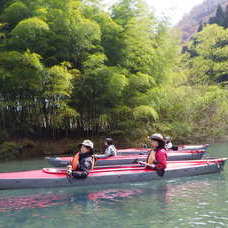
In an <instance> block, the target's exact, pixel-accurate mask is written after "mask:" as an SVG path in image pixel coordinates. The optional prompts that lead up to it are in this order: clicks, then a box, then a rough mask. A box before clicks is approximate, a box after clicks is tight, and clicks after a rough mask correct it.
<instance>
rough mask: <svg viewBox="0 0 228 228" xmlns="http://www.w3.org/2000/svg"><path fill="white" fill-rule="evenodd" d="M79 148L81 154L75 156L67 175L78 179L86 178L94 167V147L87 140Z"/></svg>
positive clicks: (68, 167)
mask: <svg viewBox="0 0 228 228" xmlns="http://www.w3.org/2000/svg"><path fill="white" fill-rule="evenodd" d="M79 146H80V147H81V148H80V152H78V153H76V154H75V155H74V156H73V158H72V160H71V163H70V165H68V166H67V173H68V175H70V176H73V177H76V178H86V177H87V176H88V174H89V171H90V170H91V169H92V168H93V166H94V157H93V153H94V145H93V142H92V141H90V140H88V139H87V140H84V141H83V142H82V143H81V144H79Z"/></svg>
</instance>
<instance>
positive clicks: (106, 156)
mask: <svg viewBox="0 0 228 228" xmlns="http://www.w3.org/2000/svg"><path fill="white" fill-rule="evenodd" d="M108 157H110V155H107V154H96V155H95V158H97V159H102V158H108Z"/></svg>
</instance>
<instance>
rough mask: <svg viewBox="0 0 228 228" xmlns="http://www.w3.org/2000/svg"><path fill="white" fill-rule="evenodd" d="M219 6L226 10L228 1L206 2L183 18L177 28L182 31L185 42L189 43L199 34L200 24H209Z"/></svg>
mask: <svg viewBox="0 0 228 228" xmlns="http://www.w3.org/2000/svg"><path fill="white" fill-rule="evenodd" d="M219 4H220V5H221V6H222V7H223V8H225V7H226V6H228V0H205V1H204V2H203V3H202V4H200V5H198V6H196V7H194V8H193V9H192V10H191V12H190V13H189V14H188V15H186V16H184V17H183V19H182V20H181V21H180V22H179V23H178V25H177V26H176V27H177V28H179V29H180V30H181V31H182V40H183V42H186V41H188V40H189V39H190V38H191V36H192V35H193V34H194V33H195V32H197V30H198V28H199V26H200V24H202V23H206V22H208V20H209V18H210V17H212V16H214V15H215V13H216V10H217V7H218V5H219Z"/></svg>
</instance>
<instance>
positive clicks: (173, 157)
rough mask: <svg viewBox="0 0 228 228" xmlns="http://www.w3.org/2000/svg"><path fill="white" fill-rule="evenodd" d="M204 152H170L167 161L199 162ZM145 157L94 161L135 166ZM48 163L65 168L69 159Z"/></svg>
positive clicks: (55, 158) (56, 159)
mask: <svg viewBox="0 0 228 228" xmlns="http://www.w3.org/2000/svg"><path fill="white" fill-rule="evenodd" d="M205 153H206V152H205V151H195V152H192V153H191V152H189V153H178V152H170V153H168V161H181V160H199V159H201V158H202V157H203V156H204V155H205ZM146 157H147V156H146V155H141V156H140V155H138V156H137V155H135V156H122V157H119V156H117V157H116V158H118V159H116V158H115V157H110V158H107V159H98V160H97V161H96V166H97V167H99V166H104V165H124V164H135V163H138V161H145V160H146ZM119 158H120V159H119ZM46 159H47V160H48V162H49V163H50V164H51V165H52V166H55V167H66V166H67V165H69V163H70V160H71V158H70V157H68V158H65V159H61V157H60V158H58V157H47V158H46Z"/></svg>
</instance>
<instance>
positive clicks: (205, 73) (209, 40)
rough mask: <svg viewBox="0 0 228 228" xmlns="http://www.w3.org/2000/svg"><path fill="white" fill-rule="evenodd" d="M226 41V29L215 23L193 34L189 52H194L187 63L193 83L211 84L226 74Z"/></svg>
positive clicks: (227, 55)
mask: <svg viewBox="0 0 228 228" xmlns="http://www.w3.org/2000/svg"><path fill="white" fill-rule="evenodd" d="M227 41H228V30H227V29H224V28H222V27H220V26H218V25H215V24H214V25H208V26H206V27H205V28H204V29H203V31H201V32H199V33H197V34H196V35H195V37H194V40H193V41H192V44H191V46H190V52H191V53H195V54H194V56H193V58H191V59H190V61H189V63H188V64H189V67H190V80H191V81H192V82H193V83H194V82H195V83H206V84H211V83H214V82H216V81H219V78H220V77H221V76H223V75H224V74H227V69H228V68H227V67H228V46H227ZM187 61H188V60H187Z"/></svg>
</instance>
